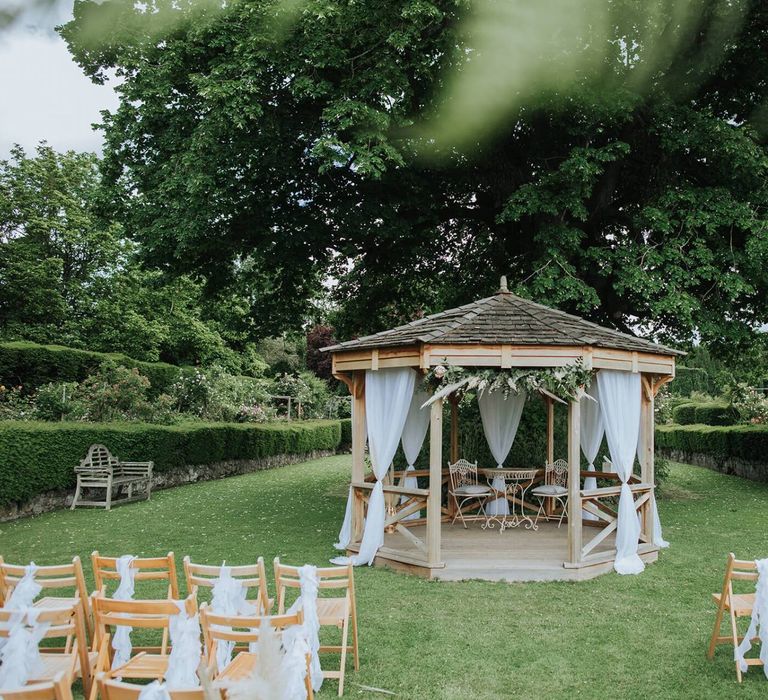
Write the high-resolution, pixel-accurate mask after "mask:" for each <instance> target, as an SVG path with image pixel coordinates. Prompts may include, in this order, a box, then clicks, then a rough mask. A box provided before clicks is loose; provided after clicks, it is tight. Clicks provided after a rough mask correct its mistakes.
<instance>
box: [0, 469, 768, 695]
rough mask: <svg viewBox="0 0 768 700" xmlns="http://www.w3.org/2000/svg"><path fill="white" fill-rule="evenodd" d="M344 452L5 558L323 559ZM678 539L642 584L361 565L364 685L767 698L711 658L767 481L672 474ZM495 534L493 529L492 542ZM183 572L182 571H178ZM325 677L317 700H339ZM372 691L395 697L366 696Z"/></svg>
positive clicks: (401, 689)
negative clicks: (724, 598) (735, 559)
mask: <svg viewBox="0 0 768 700" xmlns="http://www.w3.org/2000/svg"><path fill="white" fill-rule="evenodd" d="M348 474H349V457H348V456H339V457H332V458H328V459H322V460H317V461H313V462H308V463H304V464H299V465H293V466H289V467H284V468H281V469H276V470H273V471H267V472H259V473H255V474H250V475H246V476H241V477H233V478H230V479H225V480H221V481H215V482H206V483H200V484H194V485H189V486H184V487H180V488H176V489H172V490H168V491H162V492H157V493H156V494H153V496H152V501H151V502H148V503H136V504H132V505H128V506H123V507H120V508H116V509H115V510H113V511H112V512H109V513H107V512H104V511H95V510H77V511H74V512H69V511H62V512H57V513H51V514H47V515H43V516H40V517H36V518H31V519H27V520H22V521H19V522H16V523H11V524H4V525H0V554H2V555H3V556H5V557H6V559H7V560H9V561H28V560H29V559H34V560H35V561H36V562H37V563H39V564H45V563H53V562H58V561H62V560H65V559H67V558H69V557H71V556H73V555H75V554H79V555H80V556H81V557H82V558H83V561H84V562H85V564H86V572H87V574H88V576H89V584H90V583H91V580H90V572H89V571H88V570H89V569H90V564H89V554H90V552H91V551H92V550H93V549H99V550H100V551H101V552H102V553H103V554H124V553H131V554H135V555H150V554H157V553H164V552H166V551H168V550H173V551H174V552H175V553H176V555H177V559H178V563H179V566H180V565H181V558H182V557H183V555H184V554H189V555H191V556H192V557H193V558H194V559H197V560H200V561H210V562H219V561H221V560H223V559H226V560H227V561H229V562H231V563H233V564H234V563H240V562H247V561H252V560H253V559H255V558H256V557H257V556H259V555H261V556H263V557H264V558H265V560H266V561H267V563H268V570H269V569H271V566H269V563H270V562H271V560H272V558H273V557H274V556H276V555H279V556H280V557H281V558H282V559H284V560H285V561H286V562H290V563H304V562H311V563H316V564H324V563H325V562H327V560H328V558H329V557H330V556H332V555H333V554H334V550H333V549H332V543H333V542H334V541H335V537H336V534H337V531H338V526H339V524H340V521H341V517H342V515H343V508H344V499H345V497H346V485H345V484H346V479H347V478H348ZM659 509H660V512H661V517H662V520H663V523H664V527H665V536H666V537H667V539H669V540H670V541H671V543H672V547H671V549H669V550H665V551H664V552H662V554H661V557H660V560H659V562H658V563H657V564H654V565H652V566H649V567H648V568H647V569H646V571H645V572H644V573H643V574H642V575H640V576H637V577H634V576H624V577H622V576H617V575H615V574H608V575H605V576H602V577H600V578H597V579H594V580H592V581H586V582H580V583H528V584H505V583H489V582H481V581H468V582H462V583H440V582H426V581H423V580H421V579H418V578H414V577H410V576H406V575H403V574H398V573H395V572H392V571H389V570H384V569H369V568H360V569H358V570H357V571H356V581H357V592H358V605H359V613H360V625H361V656H362V666H361V670H360V672H359V673H354V672H349V674H348V676H347V679H348V680H347V683H348V685H347V692H346V693H345V695H351V696H356V697H359V696H368V695H369V693H368V692H367V691H363V690H361V689H360V687H359V686H358V685H356V684H364V685H368V686H375V687H379V688H385V689H388V690H391V691H393V692H395V693H396V694H397V696H398V697H403V698H508V697H530V698H544V697H569V698H570V697H584V698H606V697H611V698H614V697H623V698H641V697H642V698H647V697H652V698H681V697H686V698H687V697H691V698H694V697H695V698H723V697H729V696H733V695H735V694H737V693H738V697H743V698H756V697H765V696H766V693H768V681H767V680H766V679H765V677H764V676H763V674H762V672H761V670H759V669H753V670H752V671H750V673H748V674H747V676H746V679H745V682H744V684H743V685H742V687H739V686H738V685H737V684H736V681H735V674H734V667H733V663H732V661H731V659H732V655H731V652H730V651H729V649H728V648H727V647H726V646H723V647H720V649H719V651H718V653H717V655H716V657H715V661H714V662H713V663H710V662H709V661H707V659H706V657H705V651H706V645H707V640H708V636H709V634H710V632H711V628H712V623H713V617H714V607H713V604H712V603H711V600H710V594H711V593H712V592H713V591H715V590H718V589H719V587H720V585H721V580H722V574H723V567H724V564H725V558H726V555H727V553H728V552H729V551H735V552H736V553H737V554H738V555H739V556H741V557H744V558H753V557H758V556H766V555H768V537H767V536H766V523H768V485H765V484H756V483H752V482H748V481H746V480H743V479H739V478H736V477H729V476H723V475H721V474H718V473H715V472H711V471H708V470H705V469H700V468H696V467H690V466H685V465H677V464H675V465H673V467H672V474H671V477H670V479H669V483H668V485H667V487H666V489H665V494H664V496H663V497H662V498H660V500H659ZM495 537H496V538H498V535H495ZM180 574H181V572H180ZM335 692H336V684H335V683H334V682H328V683H327V684H326V686H325V687H324V689H323V691H322V693H321V695H322V696H324V697H333V696H335ZM370 697H384V696H382V695H378V696H376V695H374V694H370Z"/></svg>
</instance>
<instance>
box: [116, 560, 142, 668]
mask: <svg viewBox="0 0 768 700" xmlns="http://www.w3.org/2000/svg"><path fill="white" fill-rule="evenodd" d="M135 558H136V557H134V556H131V555H130V554H124V555H123V556H122V557H120V558H119V559H118V560H117V567H116V568H117V573H118V574H120V585H119V586H118V587H117V590H116V591H115V594H114V595H113V596H112V598H113V599H114V600H133V592H134V588H133V579H134V576H135V575H136V569H134V568H133V567H132V566H131V564H132V563H133V560H134V559H135ZM131 629H132V628H131V627H125V626H123V625H120V626H117V627H115V632H114V634H113V635H112V648H113V649H114V650H115V653H114V656H113V658H112V668H117V667H118V666H122V665H123V664H127V663H128V661H130V658H131V650H132V649H133V644H131Z"/></svg>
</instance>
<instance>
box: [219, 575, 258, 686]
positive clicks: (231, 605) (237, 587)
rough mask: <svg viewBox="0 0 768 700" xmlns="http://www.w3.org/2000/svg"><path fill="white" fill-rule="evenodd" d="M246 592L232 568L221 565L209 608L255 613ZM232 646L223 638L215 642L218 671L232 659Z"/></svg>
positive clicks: (220, 611) (226, 611)
mask: <svg viewBox="0 0 768 700" xmlns="http://www.w3.org/2000/svg"><path fill="white" fill-rule="evenodd" d="M247 594H248V589H247V588H245V586H243V582H242V581H241V580H240V579H236V578H234V576H232V569H231V568H230V567H229V566H224V565H222V567H221V573H220V574H219V578H217V579H216V582H215V583H214V584H213V596H212V598H211V610H213V612H215V613H216V614H217V615H256V614H257V613H258V609H257V608H256V606H255V605H251V604H250V603H249V602H247V601H246V599H245V597H246V595H247ZM265 612H266V611H265ZM234 648H235V643H234V642H229V641H227V640H224V639H222V640H219V641H218V642H217V643H216V666H217V667H218V669H219V672H221V671H223V670H224V668H225V667H226V666H227V664H228V663H229V662H230V661H232V650H233V649H234Z"/></svg>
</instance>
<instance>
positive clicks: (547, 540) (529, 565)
mask: <svg viewBox="0 0 768 700" xmlns="http://www.w3.org/2000/svg"><path fill="white" fill-rule="evenodd" d="M412 532H413V534H414V535H416V536H417V537H419V538H421V539H422V540H424V539H425V534H426V533H425V528H424V527H423V526H422V527H415V528H413V529H412ZM613 547H614V536H613V535H610V536H609V537H608V538H606V541H605V542H603V543H601V545H599V546H598V547H597V548H596V549H595V550H594V552H593V554H594V555H595V556H596V558H600V555H603V557H602V558H603V559H604V560H603V561H598V562H595V563H592V564H591V565H589V566H581V567H579V568H567V567H566V566H564V565H563V562H564V561H565V560H566V559H567V558H568V531H567V525H566V524H565V523H563V525H562V527H561V528H560V529H558V528H557V524H556V523H546V522H544V523H539V529H538V530H536V531H534V530H526V529H525V528H523V527H518V528H514V529H508V530H505V531H504V532H502V533H500V532H499V530H498V528H495V529H492V530H483V529H482V528H481V527H480V523H479V522H474V523H468V529H466V530H465V529H464V528H463V527H462V526H461V524H458V523H457V524H455V525H449V524H447V523H444V524H443V526H442V561H443V563H444V564H445V566H444V567H441V568H432V569H429V568H425V567H423V566H418V565H416V564H411V563H408V561H407V560H408V558H409V557H413V558H414V560H416V559H418V558H420V556H421V553H420V552H419V550H418V549H417V548H416V546H415V545H413V544H412V543H411V542H409V541H408V540H407V539H406V538H405V537H404V536H403V535H400V534H398V533H394V534H391V535H386V536H385V539H384V547H383V548H382V549H381V550H380V552H379V556H378V557H377V559H376V564H378V565H383V566H390V567H392V568H394V569H402V570H406V571H409V572H410V573H415V574H418V575H421V576H426V577H428V578H432V579H439V580H443V581H461V580H466V579H483V580H486V581H579V580H584V579H589V578H594V577H595V576H599V575H600V574H604V573H608V572H610V571H612V570H613V560H612V557H611V556H610V555H611V552H612V550H613ZM395 551H396V552H397V553H398V554H399V555H400V556H399V557H398V558H399V559H400V561H397V560H396V559H395V558H394V552H395ZM403 555H404V556H403ZM641 556H642V558H643V559H644V560H645V561H646V562H652V561H655V560H656V558H657V552H656V551H655V549H654V550H653V551H645V552H643V553H642V554H641Z"/></svg>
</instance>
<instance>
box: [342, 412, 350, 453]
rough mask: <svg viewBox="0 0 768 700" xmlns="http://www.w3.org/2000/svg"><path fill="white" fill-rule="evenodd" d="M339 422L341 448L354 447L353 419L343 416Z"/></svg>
mask: <svg viewBox="0 0 768 700" xmlns="http://www.w3.org/2000/svg"><path fill="white" fill-rule="evenodd" d="M339 422H340V423H341V443H340V444H339V448H341V449H345V450H347V449H350V448H351V447H352V419H351V418H342V419H341V420H340V421H339Z"/></svg>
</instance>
